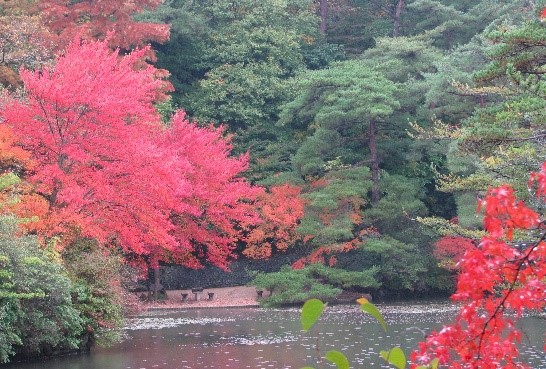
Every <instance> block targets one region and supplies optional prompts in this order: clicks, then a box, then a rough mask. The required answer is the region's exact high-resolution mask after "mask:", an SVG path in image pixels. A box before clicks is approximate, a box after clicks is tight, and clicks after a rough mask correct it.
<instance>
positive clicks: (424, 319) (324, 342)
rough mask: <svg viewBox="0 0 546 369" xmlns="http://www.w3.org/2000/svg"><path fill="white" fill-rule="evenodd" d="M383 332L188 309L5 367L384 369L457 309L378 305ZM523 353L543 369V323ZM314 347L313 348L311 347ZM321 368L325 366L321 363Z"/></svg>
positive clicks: (283, 314) (347, 311)
mask: <svg viewBox="0 0 546 369" xmlns="http://www.w3.org/2000/svg"><path fill="white" fill-rule="evenodd" d="M377 307H378V308H379V309H380V310H381V312H382V314H383V315H384V317H385V320H386V321H387V324H388V326H389V329H388V333H385V332H384V331H383V330H382V329H381V327H380V326H379V324H378V323H377V322H376V321H374V320H373V318H371V317H369V316H368V315H367V314H364V313H362V312H360V311H359V310H358V306H357V305H353V306H333V307H328V310H327V311H326V312H325V314H324V316H323V317H322V318H321V320H320V321H319V322H318V323H317V325H316V326H314V327H313V328H312V329H311V330H310V331H309V332H308V333H303V332H302V331H301V329H300V323H299V316H300V311H299V309H271V310H270V309H256V308H237V309H190V310H183V311H180V310H179V311H154V312H148V313H146V314H144V315H140V316H138V317H135V318H133V319H130V320H129V321H128V326H127V330H126V333H127V338H126V340H125V341H123V342H122V343H120V344H118V345H116V346H114V347H111V348H108V349H95V350H93V352H92V353H90V354H87V355H75V356H66V357H60V358H55V359H50V360H48V361H45V362H39V363H38V362H35V363H32V362H31V363H17V364H10V365H8V366H7V367H9V368H10V369H11V368H13V369H15V368H16V369H38V368H40V369H108V368H116V369H118V368H119V369H144V368H146V369H183V368H192V369H197V368H199V369H206V368H224V369H243V368H252V369H269V368H271V369H280V368H294V369H296V368H301V367H304V366H306V365H310V366H314V367H317V366H318V364H317V357H318V356H319V353H320V354H324V353H325V352H326V351H328V350H332V349H335V350H340V351H342V352H344V353H345V354H346V355H347V357H348V358H349V361H350V362H351V367H352V368H370V369H375V368H386V367H388V366H386V365H384V363H383V361H382V359H380V358H379V356H378V353H379V351H381V350H384V349H389V348H391V347H394V346H401V347H402V348H403V349H404V351H405V352H406V353H407V354H409V352H410V350H411V348H413V347H415V345H416V343H417V342H419V341H420V340H422V339H423V335H424V334H425V333H427V332H429V331H430V330H431V329H434V328H437V327H439V326H441V325H442V324H443V323H447V322H449V321H450V318H451V317H452V316H453V314H454V313H455V307H453V306H452V305H451V304H449V303H447V302H445V301H427V302H426V303H424V302H421V303H407V302H406V303H404V304H377ZM522 328H523V329H524V331H525V335H526V339H525V340H526V344H525V347H524V348H523V352H524V355H525V357H526V360H527V362H528V363H529V364H530V365H531V366H532V367H533V368H536V369H541V368H542V369H546V357H545V355H544V353H543V352H542V349H541V348H542V345H543V342H544V333H545V332H546V321H545V320H542V319H538V318H525V319H524V320H523V321H522ZM317 343H318V348H317ZM323 367H324V368H331V367H333V366H330V365H329V364H325V365H324V366H323Z"/></svg>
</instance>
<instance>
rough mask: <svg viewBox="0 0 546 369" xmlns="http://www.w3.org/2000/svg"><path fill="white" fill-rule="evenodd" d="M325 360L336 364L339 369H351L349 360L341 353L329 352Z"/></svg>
mask: <svg viewBox="0 0 546 369" xmlns="http://www.w3.org/2000/svg"><path fill="white" fill-rule="evenodd" d="M325 358H326V360H328V361H329V362H331V363H334V364H336V366H337V367H338V369H349V360H347V358H346V357H345V355H343V354H342V353H341V352H339V351H335V350H332V351H328V352H327V353H326V356H325Z"/></svg>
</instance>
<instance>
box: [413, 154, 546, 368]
mask: <svg viewBox="0 0 546 369" xmlns="http://www.w3.org/2000/svg"><path fill="white" fill-rule="evenodd" d="M530 184H532V185H533V186H535V188H536V189H537V195H538V197H539V198H543V197H544V196H545V195H546V163H545V164H543V166H542V169H541V171H540V172H539V173H534V174H533V175H532V176H531V182H530ZM480 206H481V207H483V208H484V210H485V217H484V225H485V229H486V231H487V232H488V234H487V236H485V237H483V239H482V240H481V242H480V244H479V245H478V246H477V247H474V248H471V249H469V250H468V251H467V252H466V253H465V254H464V256H463V257H462V259H461V261H460V275H459V278H458V283H457V291H456V292H455V294H454V295H453V296H452V299H453V300H455V301H457V302H459V303H461V304H462V307H461V309H460V311H459V313H458V315H457V316H456V319H455V322H454V323H452V324H451V325H448V326H444V327H443V329H442V330H440V331H439V332H434V333H433V334H431V335H429V336H428V337H427V339H426V341H425V342H423V343H421V344H420V347H419V350H418V351H416V352H414V353H413V354H412V359H413V360H414V362H416V363H417V364H419V363H423V364H428V363H430V362H431V360H433V359H435V358H437V359H439V360H440V362H441V363H443V364H449V367H450V368H476V369H477V368H480V369H489V368H491V369H493V368H525V367H526V365H524V364H523V363H521V362H519V361H518V354H519V351H518V344H519V343H520V341H521V337H522V333H521V332H520V331H519V330H518V329H517V327H516V325H515V322H516V321H517V319H518V318H519V317H521V316H522V314H523V313H524V312H532V311H537V312H539V311H541V310H542V309H544V307H545V306H546V242H544V240H545V239H546V233H544V228H543V227H542V225H543V224H544V221H543V220H542V219H541V217H540V216H539V214H538V213H536V212H535V211H533V210H532V209H530V208H529V207H527V206H526V205H525V204H524V203H523V202H521V201H518V200H517V199H516V196H515V194H514V191H513V189H512V188H511V187H509V186H507V185H504V186H501V187H499V188H495V189H491V190H490V191H488V193H487V195H486V196H485V199H484V200H483V201H482V202H481V204H480ZM517 230H525V231H526V232H537V233H538V235H537V239H538V241H536V242H534V243H532V244H530V245H527V246H525V247H521V246H520V247H518V245H514V244H513V242H512V240H513V235H514V231H517ZM544 349H545V350H546V346H545V347H544ZM417 364H415V365H414V366H416V365H417Z"/></svg>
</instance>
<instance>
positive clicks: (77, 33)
mask: <svg viewBox="0 0 546 369" xmlns="http://www.w3.org/2000/svg"><path fill="white" fill-rule="evenodd" d="M160 3H161V0H132V1H119V0H100V1H97V0H81V1H66V0H39V2H38V7H39V9H40V16H41V17H42V19H43V20H44V23H45V24H46V26H47V27H48V28H49V30H50V31H51V32H52V33H53V34H55V35H56V36H57V37H56V44H57V50H63V49H64V48H65V47H66V46H67V45H69V44H70V43H71V42H72V40H73V39H74V38H75V37H83V38H85V39H89V40H104V39H106V38H107V35H108V34H109V33H110V32H114V35H113V37H109V39H108V44H109V46H110V47H111V48H118V47H120V48H122V49H124V50H131V49H132V48H134V47H138V46H143V45H146V44H148V43H149V42H152V41H153V42H159V43H161V42H165V41H167V40H168V39H169V26H168V25H166V24H156V23H140V22H136V21H135V20H134V19H133V16H134V15H135V14H137V13H140V12H142V11H144V10H146V9H153V8H155V7H156V6H157V5H159V4H160Z"/></svg>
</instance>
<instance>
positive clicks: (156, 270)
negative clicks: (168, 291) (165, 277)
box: [153, 265, 163, 301]
mask: <svg viewBox="0 0 546 369" xmlns="http://www.w3.org/2000/svg"><path fill="white" fill-rule="evenodd" d="M153 289H154V301H157V300H158V295H159V291H161V290H162V289H163V286H162V285H161V283H160V270H159V265H158V266H156V267H154V287H153Z"/></svg>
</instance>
